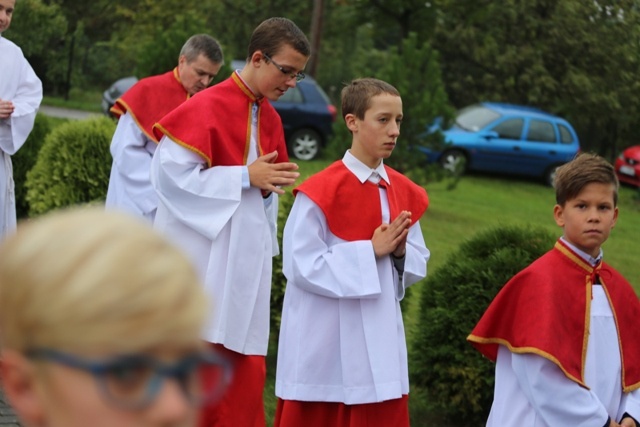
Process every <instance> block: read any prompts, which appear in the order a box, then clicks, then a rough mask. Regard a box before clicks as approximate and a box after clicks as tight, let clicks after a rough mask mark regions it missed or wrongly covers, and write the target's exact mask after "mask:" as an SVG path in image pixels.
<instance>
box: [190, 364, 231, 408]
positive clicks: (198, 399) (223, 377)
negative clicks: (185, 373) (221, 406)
mask: <svg viewBox="0 0 640 427" xmlns="http://www.w3.org/2000/svg"><path fill="white" fill-rule="evenodd" d="M190 376H191V379H190V381H188V382H187V383H186V384H185V387H188V389H185V391H186V393H187V395H188V396H190V398H191V399H192V401H193V402H194V403H200V404H202V403H209V402H213V401H216V400H219V399H220V398H221V397H222V395H223V394H224V392H225V390H226V388H227V386H228V385H229V383H230V382H231V365H230V364H229V363H228V362H227V361H226V360H225V359H222V358H221V357H220V356H218V355H215V354H207V355H206V356H204V357H202V358H201V359H200V360H199V363H198V364H197V370H194V372H193V374H192V375H190Z"/></svg>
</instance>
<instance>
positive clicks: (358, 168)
mask: <svg viewBox="0 0 640 427" xmlns="http://www.w3.org/2000/svg"><path fill="white" fill-rule="evenodd" d="M342 163H344V165H345V166H346V167H347V169H349V170H350V171H351V173H353V174H354V175H355V176H356V177H357V178H358V180H359V181H360V182H361V183H364V182H365V181H367V180H368V179H369V178H371V176H372V175H374V174H377V175H378V176H379V177H380V178H381V179H384V180H385V181H386V182H387V184H389V185H391V183H390V182H389V176H388V175H387V170H386V169H385V168H384V162H382V161H380V164H379V165H378V166H377V167H376V168H374V169H372V168H370V167H369V166H367V165H365V164H364V163H362V162H361V161H360V160H358V159H357V158H356V157H355V156H354V155H353V154H351V151H350V150H347V151H346V152H345V153H344V157H342Z"/></svg>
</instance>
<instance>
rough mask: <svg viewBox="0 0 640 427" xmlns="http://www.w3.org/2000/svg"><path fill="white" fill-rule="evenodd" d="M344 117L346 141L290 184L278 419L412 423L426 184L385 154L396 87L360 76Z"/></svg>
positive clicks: (348, 91)
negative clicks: (406, 302)
mask: <svg viewBox="0 0 640 427" xmlns="http://www.w3.org/2000/svg"><path fill="white" fill-rule="evenodd" d="M342 114H343V117H344V120H345V122H346V125H347V127H348V129H349V131H350V132H351V134H352V143H351V149H350V150H348V151H347V152H346V154H345V155H344V157H343V158H342V160H339V161H337V162H335V163H333V164H332V165H330V166H329V167H328V168H327V169H325V170H324V171H322V172H320V173H318V174H316V175H314V176H312V177H311V178H309V179H308V180H306V181H305V182H304V183H303V184H302V185H300V186H299V187H298V188H297V189H296V190H294V194H296V199H295V202H294V205H293V208H292V209H291V213H290V215H289V218H288V220H287V224H286V226H285V229H284V237H283V255H284V257H283V268H284V274H285V276H286V277H287V280H288V281H287V288H286V292H285V298H284V307H283V312H282V325H281V328H280V342H279V346H278V362H277V370H276V395H277V396H278V397H279V398H280V399H279V401H278V408H277V413H276V421H275V426H276V427H294V426H303V425H304V426H307V427H321V426H322V427H324V426H332V427H347V426H350V427H363V426H381V425H384V426H395V427H402V426H408V425H409V410H408V393H409V378H408V377H409V376H408V367H407V346H406V341H405V333H404V326H403V322H402V313H401V310H400V300H402V298H403V297H404V294H405V289H406V288H407V287H408V286H410V285H412V284H413V283H415V282H417V281H418V280H420V279H422V278H424V277H425V275H426V273H427V261H428V259H429V255H430V254H429V250H428V249H427V248H426V246H425V243H424V239H423V237H422V232H421V230H420V223H419V219H420V217H421V216H422V215H423V213H424V212H425V210H426V209H427V205H428V198H427V193H426V191H425V190H424V189H423V188H421V187H419V186H418V185H416V184H414V183H413V182H411V181H410V180H409V179H408V178H406V177H404V176H403V175H401V174H400V173H398V172H396V171H395V170H393V169H391V168H389V167H387V166H385V165H384V163H383V159H386V158H388V157H389V156H390V155H391V153H392V151H393V149H394V148H395V146H396V144H397V140H398V136H399V135H400V124H401V122H402V117H403V113H402V100H401V98H400V94H399V93H398V91H397V90H396V88H394V87H393V86H391V85H390V84H388V83H386V82H383V81H380V80H376V79H371V78H366V79H358V80H354V81H353V82H351V83H350V84H349V85H347V86H346V87H345V88H344V89H343V90H342Z"/></svg>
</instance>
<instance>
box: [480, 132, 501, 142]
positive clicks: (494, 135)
mask: <svg viewBox="0 0 640 427" xmlns="http://www.w3.org/2000/svg"><path fill="white" fill-rule="evenodd" d="M480 136H482V137H483V138H484V139H486V140H488V141H490V140H492V139H498V138H500V135H499V134H498V132H496V131H495V130H486V131H482V132H481V133H480Z"/></svg>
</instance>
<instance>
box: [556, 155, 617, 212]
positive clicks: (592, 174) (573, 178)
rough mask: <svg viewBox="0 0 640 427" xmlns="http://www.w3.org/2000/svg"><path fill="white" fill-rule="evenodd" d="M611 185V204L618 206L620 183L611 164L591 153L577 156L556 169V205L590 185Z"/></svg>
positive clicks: (563, 202)
mask: <svg viewBox="0 0 640 427" xmlns="http://www.w3.org/2000/svg"><path fill="white" fill-rule="evenodd" d="M594 182H596V183H601V184H611V185H613V186H614V193H613V204H614V206H617V205H618V188H619V187H620V183H619V182H618V177H617V176H616V173H615V170H614V168H613V166H612V165H611V163H609V162H608V161H606V160H605V159H604V158H602V157H600V156H598V155H597V154H593V153H581V154H578V155H577V156H576V157H575V158H574V159H573V160H572V161H570V162H569V163H566V164H564V165H562V166H560V167H559V168H558V170H557V171H556V177H555V179H554V185H553V186H554V187H555V189H556V203H558V204H559V205H561V206H564V204H565V203H566V202H567V201H568V200H571V199H574V198H575V197H577V196H578V194H580V192H581V191H582V189H583V188H584V187H585V186H586V185H587V184H591V183H594Z"/></svg>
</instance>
